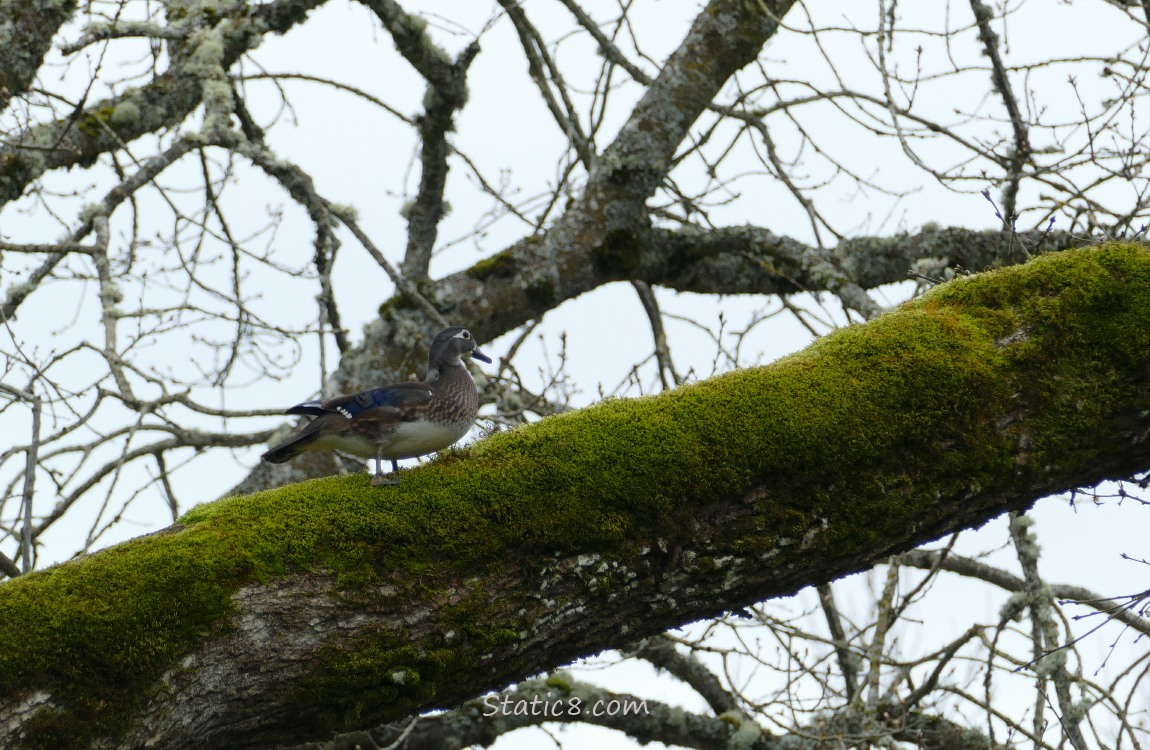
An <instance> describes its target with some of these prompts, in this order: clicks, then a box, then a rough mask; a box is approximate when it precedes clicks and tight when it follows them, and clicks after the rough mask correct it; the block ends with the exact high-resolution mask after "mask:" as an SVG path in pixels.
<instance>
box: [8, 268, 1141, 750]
mask: <svg viewBox="0 0 1150 750" xmlns="http://www.w3.org/2000/svg"><path fill="white" fill-rule="evenodd" d="M1148 435H1150V252H1148V251H1147V250H1146V249H1145V248H1144V247H1141V246H1137V245H1111V246H1106V247H1103V248H1095V249H1083V250H1074V251H1069V252H1065V253H1056V254H1050V255H1047V256H1043V257H1041V258H1039V259H1037V260H1035V261H1033V262H1031V263H1028V264H1025V265H1023V266H1018V267H1015V268H1011V269H1004V270H1000V271H996V272H992V273H988V274H984V275H982V276H976V277H971V278H964V279H960V280H958V281H955V282H952V283H950V284H947V285H944V286H942V287H940V288H938V289H936V290H934V291H932V292H931V293H929V294H927V295H925V296H924V297H923V298H921V299H919V300H917V301H915V302H913V303H910V304H908V305H905V306H903V307H901V308H899V309H898V310H897V311H895V312H893V313H890V314H887V315H884V316H882V317H881V318H879V319H878V320H877V321H875V322H873V323H870V324H867V325H865V326H855V327H852V328H849V329H846V330H843V331H840V332H838V333H837V334H835V335H832V336H828V337H826V338H825V339H822V340H820V341H819V342H817V343H816V344H814V345H813V346H811V347H810V348H809V349H808V350H806V351H805V352H803V353H800V354H798V355H795V356H793V357H790V358H787V359H785V360H782V361H780V362H778V363H775V364H773V365H770V366H767V367H762V368H755V369H750V370H743V371H738V372H734V373H730V374H728V375H725V376H722V377H718V378H714V379H712V380H709V381H705V382H703V383H700V384H697V385H693V386H688V387H683V388H679V389H676V390H674V391H671V392H668V393H666V394H663V395H660V396H657V397H651V398H644V399H637V400H628V401H613V402H607V403H604V404H600V405H597V406H595V407H591V408H588V409H584V410H581V411H578V412H572V413H570V414H565V415H561V416H558V417H554V418H550V419H547V420H543V421H542V422H540V423H538V424H534V425H531V426H528V427H524V428H521V429H517V430H514V431H510V432H505V433H498V434H495V435H492V436H489V437H488V438H486V439H484V440H482V441H479V442H478V443H476V444H475V445H473V446H471V447H470V448H468V449H466V450H461V451H452V452H451V453H449V454H447V455H446V456H443V457H441V458H440V460H438V461H436V462H434V463H433V464H431V465H428V466H425V467H421V468H419V469H415V470H412V471H409V472H405V473H404V476H403V479H402V483H401V484H400V485H399V487H393V488H371V487H370V486H369V485H368V482H367V478H366V476H363V475H360V476H353V477H339V478H334V477H333V478H327V479H321V480H315V481H311V482H306V483H301V484H296V485H291V486H288V487H284V488H281V489H277V490H271V491H267V492H262V493H259V494H256V495H251V496H246V497H235V498H229V499H226V500H222V501H218V502H215V503H210V504H206V505H202V506H199V507H198V508H196V509H194V510H193V511H192V512H191V513H189V514H188V515H187V516H185V517H184V519H182V522H181V523H180V524H179V525H177V526H174V527H172V528H171V529H169V530H167V531H165V532H161V533H159V534H155V535H151V536H147V537H143V538H141V539H138V540H135V541H132V542H129V543H126V544H123V545H120V546H118V547H115V548H112V549H109V550H106V551H104V552H100V553H98V554H95V555H92V556H90V557H87V558H83V559H80V560H76V561H73V562H70V563H66V564H64V565H60V566H57V567H55V568H51V569H49V570H46V571H43V572H40V573H33V574H30V575H28V576H24V577H21V578H18V579H16V580H14V581H11V582H8V583H5V584H4V585H3V586H2V587H0V744H2V745H3V746H5V747H13V748H18V747H69V748H84V747H93V748H97V747H136V746H143V745H145V744H146V745H147V746H149V747H156V748H209V747H229V748H264V747H273V746H275V745H277V744H284V743H287V742H292V741H296V742H298V741H301V740H304V739H307V738H311V737H322V736H325V735H327V734H329V733H331V732H334V731H347V730H350V729H355V728H363V727H368V726H374V725H376V724H378V723H381V722H384V721H389V720H395V719H398V718H400V717H403V716H407V715H409V714H411V713H413V712H416V711H420V710H425V709H430V708H434V707H443V706H451V705H455V704H458V703H460V702H462V701H464V700H466V699H468V698H471V697H474V696H476V695H478V694H480V693H482V692H484V691H488V690H494V689H499V688H501V687H503V686H505V685H507V684H508V683H510V682H513V681H516V680H520V679H522V678H524V677H526V676H528V675H531V674H535V673H538V672H539V671H541V670H545V669H548V668H550V667H554V666H556V665H560V664H564V663H567V662H569V661H570V660H572V659H574V658H576V657H579V656H582V655H586V654H591V653H596V652H599V651H601V650H603V649H607V648H611V647H615V646H620V645H622V644H625V643H630V642H633V641H634V640H636V639H638V638H641V637H644V636H648V635H652V634H656V633H661V632H663V631H665V630H666V629H667V628H670V627H674V626H676V625H680V624H683V623H686V622H690V621H693V620H697V619H700V618H705V617H712V616H715V615H717V614H719V613H721V612H722V611H725V610H730V609H736V608H740V607H743V606H746V605H748V604H750V603H753V602H756V601H761V600H763V599H765V598H769V597H773V596H778V595H784V594H790V593H793V592H794V591H796V590H798V589H800V588H802V587H804V586H808V585H813V584H818V583H821V582H825V581H829V580H832V579H834V578H837V577H839V576H842V575H845V574H847V573H850V572H853V571H857V570H861V569H864V568H866V567H869V566H870V565H871V564H873V563H874V562H875V561H877V560H880V559H883V558H885V557H886V556H888V555H891V554H894V553H897V552H901V551H905V550H907V549H910V548H912V547H914V546H916V545H919V544H921V543H923V542H926V541H929V540H932V539H935V538H937V537H938V536H940V535H943V534H947V533H950V532H953V531H956V530H959V529H963V528H969V527H972V526H977V525H980V524H982V523H984V522H986V521H987V520H988V519H990V518H992V517H994V516H996V515H999V514H1001V513H1003V512H1006V511H1008V510H1014V509H1021V508H1025V507H1027V506H1029V505H1030V504H1032V503H1033V502H1034V501H1035V500H1036V499H1038V498H1040V497H1043V496H1046V495H1049V494H1051V493H1056V492H1061V491H1065V490H1069V489H1072V488H1075V487H1080V486H1085V485H1093V484H1096V483H1098V482H1100V481H1103V480H1105V479H1112V478H1126V477H1130V476H1132V475H1134V474H1135V473H1137V472H1139V471H1144V470H1146V469H1147V467H1148V466H1150V441H1148V439H1147V438H1148Z"/></svg>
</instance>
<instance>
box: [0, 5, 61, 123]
mask: <svg viewBox="0 0 1150 750" xmlns="http://www.w3.org/2000/svg"><path fill="white" fill-rule="evenodd" d="M75 11H76V0H50V1H49V2H44V3H29V2H27V1H26V0H0V29H2V30H3V31H2V33H3V36H4V43H3V44H0V111H2V110H4V109H6V108H7V107H8V103H9V101H11V99H12V97H13V96H19V95H20V94H24V93H26V92H27V91H28V89H29V87H30V86H31V85H32V82H33V81H34V80H36V72H37V71H38V70H40V65H41V64H42V63H43V62H44V56H45V55H46V54H48V50H49V49H50V48H51V46H52V37H53V36H55V34H56V32H57V31H58V30H59V29H60V27H61V26H63V25H64V24H65V23H67V21H68V19H69V18H71V17H72V14H73V13H74V12H75Z"/></svg>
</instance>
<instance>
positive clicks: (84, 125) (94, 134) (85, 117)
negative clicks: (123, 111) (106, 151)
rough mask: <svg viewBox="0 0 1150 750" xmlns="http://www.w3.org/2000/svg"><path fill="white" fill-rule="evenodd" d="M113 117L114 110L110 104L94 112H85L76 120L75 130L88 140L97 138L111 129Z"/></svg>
mask: <svg viewBox="0 0 1150 750" xmlns="http://www.w3.org/2000/svg"><path fill="white" fill-rule="evenodd" d="M115 115H116V108H115V107H114V106H112V105H111V104H109V105H107V106H105V107H100V108H99V109H97V110H96V111H94V112H85V113H84V114H82V115H80V118H79V119H78V120H76V129H77V130H79V131H80V132H81V133H83V134H84V135H86V136H88V137H89V138H93V139H94V138H99V137H100V136H102V135H105V134H107V131H108V130H110V129H111V127H112V124H111V123H112V120H113V119H114V118H115Z"/></svg>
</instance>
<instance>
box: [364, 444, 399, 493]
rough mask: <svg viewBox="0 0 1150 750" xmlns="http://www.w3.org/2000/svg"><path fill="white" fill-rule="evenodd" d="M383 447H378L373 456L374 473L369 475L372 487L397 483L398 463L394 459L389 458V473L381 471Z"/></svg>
mask: <svg viewBox="0 0 1150 750" xmlns="http://www.w3.org/2000/svg"><path fill="white" fill-rule="evenodd" d="M382 453H383V449H382V448H380V449H379V451H378V452H377V453H376V457H375V474H373V475H372V477H371V486H372V487H381V486H386V485H393V484H399V464H398V463H396V461H395V459H394V458H393V459H391V474H384V473H383V456H382V455H380V454H382Z"/></svg>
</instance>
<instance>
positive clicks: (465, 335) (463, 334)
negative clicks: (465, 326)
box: [459, 331, 471, 339]
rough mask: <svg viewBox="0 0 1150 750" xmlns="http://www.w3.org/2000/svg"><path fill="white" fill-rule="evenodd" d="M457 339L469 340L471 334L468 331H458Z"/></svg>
mask: <svg viewBox="0 0 1150 750" xmlns="http://www.w3.org/2000/svg"><path fill="white" fill-rule="evenodd" d="M459 337H460V338H464V339H469V338H471V332H470V331H460V332H459Z"/></svg>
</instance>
